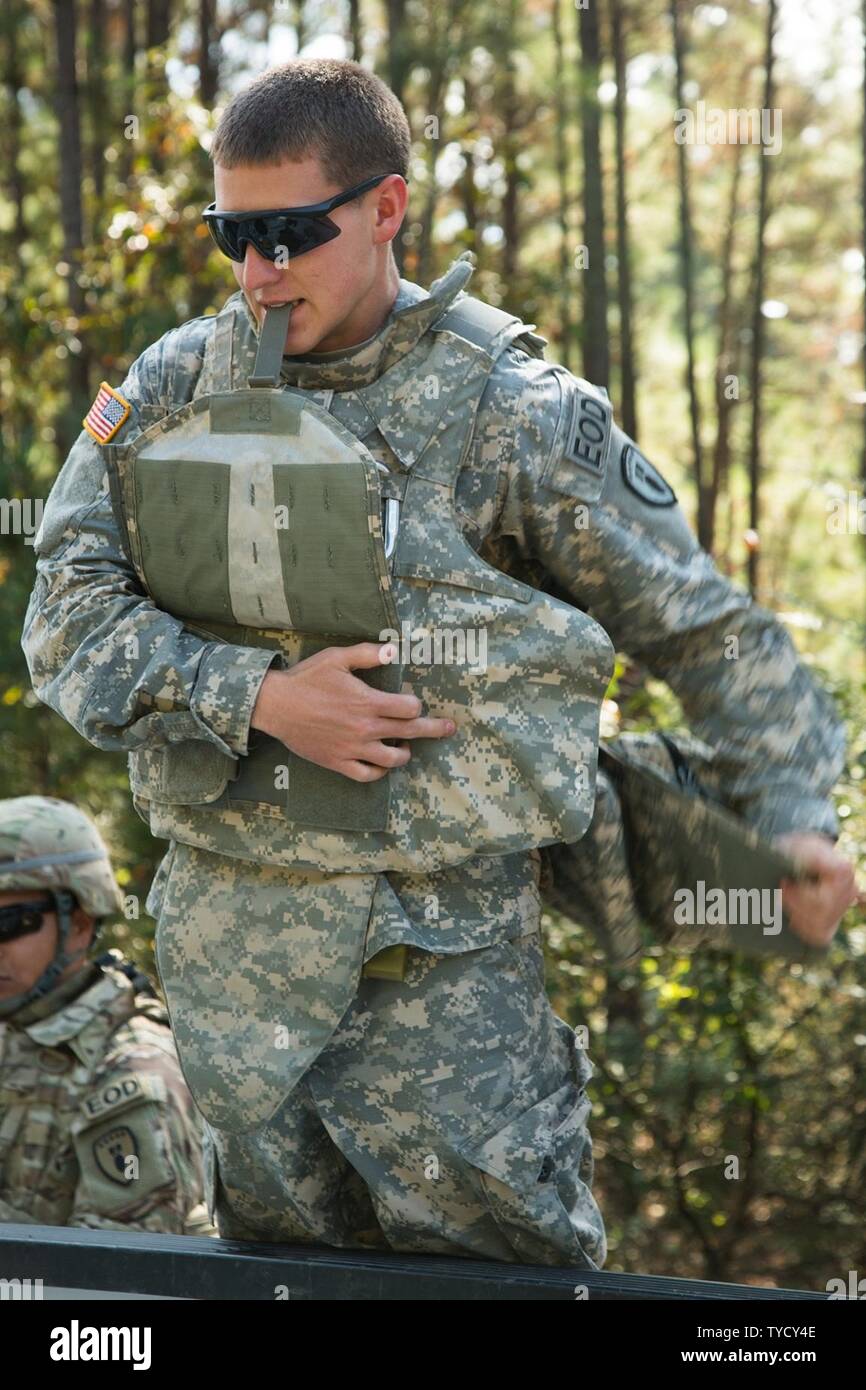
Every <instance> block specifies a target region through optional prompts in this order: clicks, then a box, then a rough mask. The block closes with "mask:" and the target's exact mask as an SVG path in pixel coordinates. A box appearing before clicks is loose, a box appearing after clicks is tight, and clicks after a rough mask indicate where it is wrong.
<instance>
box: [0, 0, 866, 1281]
mask: <svg viewBox="0 0 866 1390" xmlns="http://www.w3.org/2000/svg"><path fill="white" fill-rule="evenodd" d="M864 23H866V5H861V2H860V0H833V3H832V4H827V3H826V0H726V3H718V4H713V3H706V4H700V3H682V2H681V0H680V2H679V3H678V0H640V3H637V0H591V2H590V4H589V5H588V6H587V7H586V8H582V7H581V5H580V3H578V0H521V3H518V0H500V3H492V0H472V3H470V2H469V0H308V2H307V3H303V0H291V3H290V2H289V0H285V3H274V4H255V3H250V4H248V3H243V0H78V3H77V4H74V3H72V0H53V2H52V0H31V2H30V3H23V0H4V5H3V10H2V21H0V24H2V31H0V151H2V155H0V183H2V189H0V246H2V256H0V316H2V330H0V332H2V341H0V406H2V425H0V499H3V502H2V505H3V508H4V510H3V526H2V532H3V534H2V535H0V718H2V723H0V764H2V769H3V779H2V794H3V795H6V796H13V795H19V794H23V793H28V792H43V793H48V794H54V795H59V796H63V797H67V798H70V799H72V800H75V801H78V802H80V803H81V804H82V805H83V806H84V807H86V808H87V809H88V810H89V811H90V812H91V813H92V814H94V815H95V816H96V818H97V819H98V821H99V823H100V825H101V827H102V829H103V832H104V834H105V836H106V838H107V839H108V841H109V843H110V845H111V847H112V850H113V852H114V854H115V862H116V865H117V868H118V870H119V876H120V878H121V881H122V883H123V886H124V891H125V892H126V893H127V894H128V895H129V897H128V917H127V919H126V920H125V921H121V922H120V923H118V925H117V927H116V929H115V931H114V938H113V939H114V941H115V943H116V944H119V945H121V946H122V947H123V948H124V950H126V951H127V953H129V954H130V955H131V956H133V957H134V958H135V959H137V960H138V961H139V962H141V963H143V964H145V965H146V966H148V967H149V968H150V969H151V970H153V961H152V934H153V923H152V922H151V921H150V919H149V918H147V916H146V915H145V914H144V912H143V909H142V907H141V904H142V903H143V901H144V897H145V895H146V891H147V887H148V884H149V881H150V878H151V876H152V873H153V870H154V868H155V866H156V863H157V862H158V860H159V858H160V857H161V854H162V853H163V852H164V849H165V846H164V845H163V844H161V843H155V842H154V841H152V840H151V839H150V836H149V834H148V832H147V830H146V828H145V826H144V825H143V824H142V823H141V822H140V821H139V820H138V818H137V817H136V815H135V813H134V811H133V810H132V805H131V801H130V797H129V792H128V788H127V781H126V772H125V760H124V757H123V755H122V754H108V753H103V752H98V751H96V750H95V749H92V748H90V747H89V745H87V744H86V743H84V741H83V740H82V739H80V738H79V737H78V735H77V734H75V733H74V732H73V730H72V729H71V728H70V727H68V726H67V725H66V723H65V722H64V721H62V720H61V719H60V718H59V717H57V716H55V715H54V714H53V713H51V712H50V711H49V710H48V709H46V708H44V707H43V706H40V705H39V704H38V702H37V701H36V700H35V698H34V697H33V695H32V692H31V691H30V688H29V681H28V676H27V670H26V666H25V664H24V660H23V656H22V654H21V651H20V648H19V645H18V643H19V632H20V625H21V618H22V615H23V612H24V609H25V606H26V602H27V598H28V595H29V591H30V588H31V585H32V580H33V550H32V545H30V546H28V544H27V543H26V537H22V535H21V534H14V531H15V530H16V528H15V526H13V525H12V524H11V521H10V518H12V519H14V510H12V509H10V507H9V505H8V504H9V503H10V502H11V501H12V500H13V499H19V500H20V504H21V506H22V507H23V506H25V504H27V505H35V504H36V502H37V501H38V499H40V498H44V497H45V496H47V493H48V490H49V488H50V485H51V482H52V480H53V478H54V477H55V476H56V473H57V471H58V470H59V468H60V466H61V464H62V463H63V460H64V458H65V456H66V453H67V451H68V449H69V447H70V445H71V444H72V442H73V441H74V439H75V438H76V436H77V434H78V432H79V429H80V421H81V417H82V415H83V414H84V413H85V411H86V409H87V407H88V405H89V403H90V401H91V400H92V398H93V395H94V393H95V390H96V388H97V386H98V384H99V381H100V380H101V379H102V378H105V379H107V380H108V381H109V382H111V383H112V384H114V385H118V384H119V383H120V381H121V380H122V379H123V376H124V373H125V370H126V368H127V366H128V365H129V363H130V362H131V361H132V360H133V359H134V358H135V357H136V356H137V355H138V354H139V353H140V352H141V351H142V350H143V349H144V348H145V347H146V346H147V345H148V344H149V343H151V342H153V341H154V340H155V339H156V338H157V337H159V336H160V335H161V334H162V333H164V332H165V331H166V330H167V329H169V328H171V327H173V326H174V325H175V324H177V323H179V322H182V321H183V320H185V319H187V318H191V317H193V316H195V315H198V314H203V313H214V312H216V310H217V309H218V308H219V307H220V305H221V304H222V303H223V301H224V300H225V298H226V297H227V296H228V295H229V294H230V293H231V292H232V291H233V290H234V288H235V286H234V281H233V279H232V277H231V273H230V269H229V266H228V263H227V262H226V261H225V260H223V259H222V258H221V257H220V256H219V254H218V253H216V252H215V251H214V250H213V248H212V245H211V242H210V240H209V238H208V236H207V234H206V232H205V229H204V226H203V224H202V223H201V222H200V220H199V218H200V212H201V210H202V208H203V207H204V206H205V205H206V204H207V203H208V202H210V201H211V198H212V196H213V194H212V187H211V175H210V164H209V160H208V155H207V149H208V144H209V139H210V133H211V131H212V129H213V126H214V114H215V112H216V111H217V110H218V108H219V107H220V105H221V104H222V103H223V102H224V101H225V99H226V98H227V97H228V96H229V95H231V93H232V92H233V91H235V90H236V89H237V88H238V86H239V85H242V84H244V83H245V82H246V81H247V80H248V79H249V78H250V77H251V76H253V75H255V74H256V73H257V72H259V71H261V70H262V69H263V68H264V67H266V66H268V65H270V64H273V63H277V62H282V61H286V60H288V59H290V58H292V57H294V56H295V55H297V54H298V53H299V52H300V53H301V54H303V55H304V56H324V57H356V58H358V59H359V60H360V61H362V62H364V63H366V64H369V65H371V66H372V67H374V68H375V69H376V71H378V72H379V73H380V74H381V76H382V77H383V78H385V80H386V81H388V82H389V84H390V85H391V87H392V88H393V89H394V90H395V91H396V92H397V93H398V95H399V96H400V98H401V100H402V101H403V103H404V105H405V107H406V110H407V113H408V116H409V119H410V122H411V125H412V130H413V134H414V155H413V165H412V171H411V183H410V193H411V201H410V212H409V216H408V218H407V221H406V224H405V230H404V233H403V236H402V239H401V242H400V244H399V247H398V254H399V258H400V261H401V266H402V270H403V274H404V275H406V276H407V277H408V278H410V279H415V280H417V281H419V282H420V283H422V284H425V285H428V284H429V283H430V281H431V280H432V279H433V278H434V277H435V276H437V275H439V274H441V273H442V271H443V270H444V269H446V268H447V266H448V265H449V264H450V262H451V261H452V260H453V259H454V257H455V256H456V255H457V254H459V252H461V251H463V250H464V249H466V248H471V249H472V250H473V251H474V252H475V254H476V257H477V263H478V270H477V272H476V274H475V276H474V278H473V282H472V285H471V290H472V292H473V293H474V294H478V295H481V296H482V297H484V298H486V299H488V300H490V301H491V302H493V303H497V304H502V305H504V306H506V307H507V308H509V309H512V310H514V311H516V312H517V313H519V314H521V315H522V316H523V317H524V318H525V319H527V320H529V321H533V322H535V323H536V324H537V325H538V327H539V330H540V331H541V332H543V333H544V334H545V335H546V336H547V337H548V338H549V339H550V340H551V346H550V348H549V350H548V356H549V357H550V358H558V359H559V360H561V361H563V362H565V363H567V364H568V365H569V366H570V367H571V368H572V369H573V370H575V371H577V372H578V373H579V374H580V375H583V376H586V377H587V378H589V379H591V380H593V381H595V382H597V383H600V384H603V385H607V387H608V388H609V390H610V393H611V397H612V399H613V402H614V406H615V409H616V411H617V414H618V417H619V419H620V421H621V422H622V423H623V424H624V426H625V428H626V429H627V430H629V431H630V432H631V433H632V434H633V435H635V436H636V437H637V438H638V439H639V441H640V443H641V447H642V448H643V449H644V451H645V452H646V453H647V454H648V456H649V457H650V458H651V459H653V460H654V461H655V462H656V464H657V465H658V466H659V467H660V468H661V469H662V471H663V472H664V473H665V474H666V476H667V477H668V478H669V479H670V481H671V483H672V484H673V486H674V487H675V488H676V490H677V491H678V493H679V495H680V497H681V499H682V500H683V503H684V505H685V506H686V508H687V510H688V511H689V514H690V516H691V518H692V519H693V521H694V524H695V527H696V529H698V530H699V533H700V535H701V538H702V540H703V541H704V543H705V544H706V545H707V547H708V548H710V549H711V550H712V551H713V553H714V555H715V556H716V559H717V562H718V563H719V565H720V566H721V567H722V568H723V569H724V570H725V572H727V573H728V574H730V575H731V576H732V578H733V579H734V580H735V581H736V582H737V583H740V584H743V585H744V586H747V587H751V589H752V591H753V592H754V593H755V594H756V595H757V597H758V598H759V600H760V601H761V602H763V603H765V604H766V605H768V606H770V607H772V608H774V609H775V610H777V611H778V612H779V614H780V615H781V617H782V619H783V621H784V622H785V623H786V625H787V626H788V628H789V630H790V631H791V633H792V635H793V637H794V640H795V641H796V642H797V644H798V646H799V648H800V650H801V651H802V652H803V654H804V656H805V659H806V660H807V661H808V662H809V663H810V664H811V666H812V667H813V668H814V670H815V672H816V674H817V676H818V677H819V679H821V680H822V681H824V682H825V684H826V685H827V686H828V687H829V688H830V689H831V690H832V691H833V693H834V696H835V698H836V699H837V701H838V702H839V706H840V708H841V709H842V711H843V712H844V714H845V716H846V718H847V719H848V721H849V727H850V753H849V766H848V769H847V772H846V774H845V778H844V780H843V782H842V784H841V785H840V786H839V788H838V798H837V799H838V805H839V814H840V817H841V824H842V828H843V833H842V841H841V843H842V847H843V849H844V850H845V851H846V852H847V853H849V854H850V855H851V856H852V857H855V858H857V859H858V860H860V859H862V853H863V843H862V842H863V840H864V837H866V820H864V811H866V804H864V803H866V798H864V794H863V779H864V770H866V728H864V723H866V718H864V716H866V698H864V667H863V652H864V632H866V585H864V577H866V548H864V540H863V537H862V535H861V534H860V533H859V527H860V525H861V524H862V527H863V529H864V530H866V518H864V520H863V521H862V523H860V522H859V516H860V513H859V511H858V503H859V499H860V498H861V497H862V496H863V491H864V475H866V464H864V457H866V453H864V429H866V409H864V406H866V378H864V359H866V355H864V230H863V219H864V189H866V177H864V152H866V117H864V97H863V93H864V59H866V45H864ZM701 102H703V103H706V108H705V110H706V112H710V111H711V110H712V109H720V110H722V111H723V112H724V113H725V115H726V116H727V113H728V112H729V111H730V110H737V109H742V110H746V109H749V108H755V109H758V110H760V109H764V110H766V111H767V112H773V113H775V117H774V120H773V124H772V125H771V126H770V127H769V131H770V133H771V134H772V135H775V138H778V135H781V136H782V141H781V148H780V149H779V150H778V151H777V152H776V153H774V154H763V153H762V149H761V147H760V145H758V144H756V143H747V142H745V141H744V140H742V139H740V140H739V141H736V140H735V141H730V140H729V141H726V142H725V143H710V142H709V141H707V142H702V141H701V138H700V137H701V132H700V129H698V130H697V132H696V136H695V139H694V140H692V141H690V142H687V143H680V142H678V140H677V139H676V130H677V128H678V117H677V112H678V111H681V110H683V109H686V110H689V111H690V112H692V113H694V114H695V115H697V113H698V111H699V109H700V108H699V103H701ZM779 113H781V115H780V114H779ZM840 509H841V510H840ZM22 515H26V513H24V512H22ZM840 516H841V517H843V518H844V519H843V521H842V523H841V525H840V524H839V523H838V518H839V517H840ZM834 517H835V518H836V522H835V523H834V522H833V518H834ZM36 519H37V520H38V516H37V518H36ZM17 529H18V530H19V532H20V527H19V528H17ZM34 529H35V526H32V527H31V528H30V530H31V535H32V531H33V530H34ZM608 717H609V719H610V720H612V721H613V722H614V723H617V722H618V723H619V724H620V726H621V727H626V728H646V727H651V726H654V725H656V726H657V725H662V726H665V727H675V726H676V725H677V723H678V722H679V719H680V716H679V713H678V709H677V706H676V702H675V701H674V700H673V699H672V697H671V696H670V695H669V693H668V692H666V691H665V690H664V689H663V688H662V687H660V686H659V685H658V684H657V683H656V682H654V681H652V680H651V679H647V677H646V673H644V672H641V671H640V670H637V669H636V668H635V667H634V666H633V665H629V664H628V663H627V661H625V660H624V661H622V662H621V663H620V664H619V666H618V677H617V684H616V686H615V688H614V689H613V690H612V691H611V701H610V703H609V706H608ZM547 928H548V930H547V940H548V955H549V972H550V974H549V982H550V994H551V999H552V1001H553V1003H554V1006H555V1007H556V1008H557V1009H558V1011H559V1012H560V1013H561V1014H562V1015H563V1016H564V1017H566V1018H568V1019H569V1021H570V1022H572V1023H577V1022H587V1023H589V1025H590V1028H591V1043H590V1056H591V1058H592V1060H593V1062H594V1065H595V1076H594V1078H593V1081H592V1083H591V1086H590V1092H591V1095H592V1098H593V1101H594V1105H595V1111H594V1119H593V1125H592V1133H593V1138H594V1144H595V1152H596V1163H597V1177H596V1191H597V1195H598V1199H599V1201H600V1204H601V1206H602V1209H603V1211H604V1213H605V1217H606V1222H607V1226H608V1235H609V1243H610V1257H609V1261H608V1268H609V1269H628V1270H632V1271H645V1272H649V1273H668V1274H676V1275H683V1276H695V1277H710V1278H716V1279H727V1280H738V1281H743V1282H755V1283H771V1284H779V1285H786V1286H794V1287H798V1286H799V1287H808V1288H819V1289H823V1288H824V1286H825V1282H826V1280H827V1279H829V1278H831V1277H840V1276H841V1277H843V1278H844V1277H846V1272H847V1271H848V1270H859V1271H860V1273H861V1274H866V1222H864V1219H863V1204H864V1197H866V1084H864V1081H866V1011H864V1002H863V1001H864V998H866V931H864V928H863V926H862V924H861V923H860V921H859V919H858V915H857V914H856V913H852V914H850V915H849V917H848V918H847V919H846V923H845V924H844V926H843V930H842V932H840V936H839V938H838V939H837V940H838V944H837V945H835V946H834V950H833V953H832V955H831V957H830V958H829V960H828V962H827V963H826V964H825V965H822V966H821V967H820V968H819V967H808V968H807V967H803V966H793V967H791V966H787V965H785V964H783V963H777V962H773V961H770V962H766V963H756V962H754V961H744V960H742V959H739V958H734V957H729V956H723V955H716V956H713V955H711V954H703V955H699V956H696V957H693V958H690V957H685V956H683V957H680V956H677V955H675V954H673V953H671V952H669V951H668V952H666V951H662V950H660V949H658V948H651V949H648V951H647V953H646V954H645V956H644V957H643V958H642V960H641V961H640V963H639V965H638V966H637V967H636V968H635V969H633V970H630V971H623V970H621V969H620V970H611V969H609V968H608V966H607V965H606V963H605V960H604V958H603V956H602V955H601V954H600V953H599V951H598V950H597V949H596V948H595V946H594V944H593V942H592V940H591V939H590V938H589V937H588V936H587V935H586V934H584V933H583V932H582V931H580V930H579V929H578V928H576V927H574V926H573V925H572V924H570V923H568V922H567V921H564V920H562V919H558V918H549V919H548V920H547ZM728 1155H736V1156H738V1158H739V1161H740V1177H739V1179H737V1180H730V1179H728V1178H726V1177H725V1158H726V1156H728Z"/></svg>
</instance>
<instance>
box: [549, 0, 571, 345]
mask: <svg viewBox="0 0 866 1390" xmlns="http://www.w3.org/2000/svg"><path fill="white" fill-rule="evenodd" d="M561 4H562V0H553V45H554V58H555V62H556V70H555V86H556V179H557V185H558V188H559V341H560V353H559V355H560V359H561V361H562V364H563V366H565V367H570V366H571V283H572V273H573V272H572V266H571V257H572V250H571V233H570V231H569V226H568V217H569V199H568V112H567V110H566V103H565V61H564V60H565V53H564V40H563V33H562V14H561V10H560V6H561Z"/></svg>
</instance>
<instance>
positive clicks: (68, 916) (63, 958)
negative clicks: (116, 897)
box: [0, 888, 88, 1018]
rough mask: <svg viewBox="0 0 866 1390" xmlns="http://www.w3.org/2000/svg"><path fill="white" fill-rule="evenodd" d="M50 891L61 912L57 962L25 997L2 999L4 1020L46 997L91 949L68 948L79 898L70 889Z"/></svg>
mask: <svg viewBox="0 0 866 1390" xmlns="http://www.w3.org/2000/svg"><path fill="white" fill-rule="evenodd" d="M46 892H47V893H49V894H50V896H51V897H52V898H53V899H54V910H55V912H56V913H57V949H56V951H55V952H54V959H53V960H52V961H51V962H50V964H49V965H47V966H46V968H45V969H44V970H43V972H42V974H41V975H40V976H39V979H38V980H37V981H36V983H35V984H34V985H31V987H30V989H28V990H25V991H24V992H23V993H22V994H14V995H13V996H12V997H11V998H10V999H2V1000H0V1018H9V1017H10V1015H12V1014H16V1013H17V1012H18V1010H19V1009H25V1008H27V1006H28V1005H29V1004H34V1003H35V1002H36V1000H37V999H42V998H44V996H45V995H46V994H48V993H49V992H50V991H51V990H52V989H53V988H54V986H55V985H56V984H57V981H58V979H59V977H60V976H61V975H62V973H63V971H64V970H65V969H66V967H67V965H71V964H72V963H73V961H77V960H81V958H82V957H83V956H86V955H87V951H88V947H87V946H84V947H83V948H82V949H81V950H80V951H72V952H70V951H67V949H66V946H67V942H68V940H69V934H70V932H71V930H72V914H73V912H74V911H75V898H74V897H73V896H72V894H71V893H70V892H69V891H68V890H67V889H66V888H48V889H46Z"/></svg>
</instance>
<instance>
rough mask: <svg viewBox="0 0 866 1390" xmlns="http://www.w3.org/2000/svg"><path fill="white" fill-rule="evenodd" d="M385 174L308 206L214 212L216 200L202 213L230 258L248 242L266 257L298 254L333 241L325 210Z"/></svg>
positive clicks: (240, 254) (333, 227)
mask: <svg viewBox="0 0 866 1390" xmlns="http://www.w3.org/2000/svg"><path fill="white" fill-rule="evenodd" d="M388 177H389V175H388V174H376V176H375V178H372V179H366V180H365V182H364V183H359V184H356V185H355V187H354V188H349V189H347V190H346V192H345V193H337V194H335V195H334V197H333V198H327V199H326V200H325V202H324V203H311V204H309V206H308V207H303V208H272V209H270V210H269V211H267V212H217V210H216V203H211V204H210V206H209V207H207V208H205V210H204V212H203V213H202V217H203V219H204V221H205V223H206V224H207V228H208V231H209V232H210V234H211V236H212V237H213V239H214V241H215V242H216V244H217V246H218V247H219V249H220V250H221V251H222V253H223V255H225V256H228V257H229V258H230V259H231V260H233V261H243V259H244V257H245V256H246V248H247V243H248V242H249V243H250V245H252V246H254V247H255V249H256V250H257V251H258V253H259V255H260V256H264V258H265V260H268V261H275V260H276V259H277V256H278V255H279V254H280V253H281V252H282V253H284V254H285V253H286V252H288V254H289V256H290V257H291V256H302V255H303V254H304V252H305V251H313V250H315V248H316V247H317V246H324V244H325V242H326V241H333V239H334V237H337V236H339V235H340V228H339V227H338V226H337V224H336V222H332V221H331V219H330V218H329V217H328V213H329V212H333V210H334V208H338V207H340V206H341V205H342V204H343V203H349V202H351V200H352V199H353V198H357V197H358V196H359V195H360V194H361V193H366V192H367V191H368V190H369V189H371V188H375V187H376V184H377V183H381V182H382V180H383V179H387V178H388Z"/></svg>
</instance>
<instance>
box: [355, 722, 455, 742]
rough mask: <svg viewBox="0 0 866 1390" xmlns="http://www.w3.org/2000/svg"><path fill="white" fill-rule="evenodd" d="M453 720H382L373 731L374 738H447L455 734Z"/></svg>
mask: <svg viewBox="0 0 866 1390" xmlns="http://www.w3.org/2000/svg"><path fill="white" fill-rule="evenodd" d="M454 729H455V724H454V720H453V719H409V720H406V721H404V720H396V719H382V720H380V721H377V723H376V726H375V728H374V729H373V737H374V738H447V737H448V735H449V734H453V733H454Z"/></svg>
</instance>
